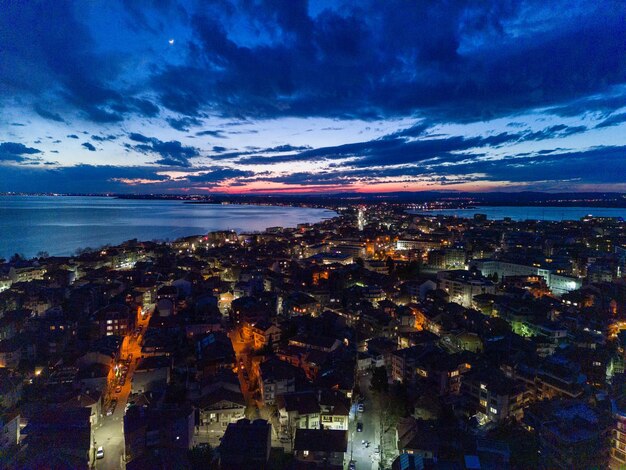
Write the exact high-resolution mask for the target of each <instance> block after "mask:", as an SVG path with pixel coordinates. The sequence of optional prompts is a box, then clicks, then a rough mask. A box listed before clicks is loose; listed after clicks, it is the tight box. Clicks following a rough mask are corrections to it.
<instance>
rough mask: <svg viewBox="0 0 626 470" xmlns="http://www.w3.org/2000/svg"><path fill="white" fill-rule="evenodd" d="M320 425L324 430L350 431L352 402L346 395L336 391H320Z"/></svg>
mask: <svg viewBox="0 0 626 470" xmlns="http://www.w3.org/2000/svg"><path fill="white" fill-rule="evenodd" d="M317 396H318V400H319V404H320V410H321V415H320V423H321V428H323V429H335V430H341V431H345V430H347V429H348V424H349V416H350V402H349V401H348V400H347V399H346V398H345V396H344V395H342V394H341V393H338V392H334V391H326V390H321V391H318V394H317Z"/></svg>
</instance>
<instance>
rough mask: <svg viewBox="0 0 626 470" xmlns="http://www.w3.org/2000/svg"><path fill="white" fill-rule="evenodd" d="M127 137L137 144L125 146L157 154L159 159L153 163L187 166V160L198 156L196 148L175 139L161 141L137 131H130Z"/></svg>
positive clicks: (188, 164)
mask: <svg viewBox="0 0 626 470" xmlns="http://www.w3.org/2000/svg"><path fill="white" fill-rule="evenodd" d="M128 137H129V139H130V140H131V141H133V142H139V144H136V145H131V144H126V145H127V148H129V149H132V150H135V151H137V152H141V153H144V154H157V155H159V157H160V158H159V159H157V160H156V161H155V162H154V163H155V164H157V165H166V166H179V167H189V166H191V163H190V162H189V160H190V159H191V158H194V157H198V156H200V153H199V152H198V149H196V148H195V147H189V146H185V145H182V144H181V143H180V142H179V141H177V140H172V141H169V142H163V141H162V140H159V139H157V138H155V137H146V136H145V135H142V134H138V133H130V134H129V135H128Z"/></svg>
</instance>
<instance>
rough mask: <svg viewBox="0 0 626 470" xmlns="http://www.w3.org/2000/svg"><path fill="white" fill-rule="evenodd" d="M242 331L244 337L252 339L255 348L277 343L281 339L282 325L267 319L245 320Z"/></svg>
mask: <svg viewBox="0 0 626 470" xmlns="http://www.w3.org/2000/svg"><path fill="white" fill-rule="evenodd" d="M242 331H243V337H244V339H246V340H252V342H253V345H254V349H262V348H264V347H266V346H268V345H277V344H278V342H279V341H280V334H281V331H280V327H279V326H278V325H275V324H274V323H270V322H267V321H263V320H261V321H258V322H256V323H249V322H244V324H243V328H242Z"/></svg>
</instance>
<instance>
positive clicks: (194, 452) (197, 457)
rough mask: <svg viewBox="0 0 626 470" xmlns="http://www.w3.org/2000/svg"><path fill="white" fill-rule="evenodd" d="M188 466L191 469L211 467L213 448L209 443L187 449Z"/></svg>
mask: <svg viewBox="0 0 626 470" xmlns="http://www.w3.org/2000/svg"><path fill="white" fill-rule="evenodd" d="M187 458H188V459H189V467H190V468H193V469H199V470H201V469H211V468H213V449H212V448H211V446H210V445H209V444H205V445H198V446H195V447H192V448H191V449H189V450H188V451H187Z"/></svg>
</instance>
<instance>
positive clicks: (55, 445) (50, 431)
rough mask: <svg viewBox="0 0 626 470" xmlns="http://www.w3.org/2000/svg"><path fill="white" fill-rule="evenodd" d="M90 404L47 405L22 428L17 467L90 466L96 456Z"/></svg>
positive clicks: (85, 467) (79, 467)
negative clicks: (85, 405) (79, 405)
mask: <svg viewBox="0 0 626 470" xmlns="http://www.w3.org/2000/svg"><path fill="white" fill-rule="evenodd" d="M90 415H91V410H90V409H89V408H80V407H74V408H69V407H66V408H56V407H48V408H46V409H45V410H44V411H43V412H40V413H37V414H35V415H34V416H32V417H31V418H30V419H29V421H28V424H27V425H26V426H25V427H24V429H23V430H22V436H24V438H23V441H22V450H21V452H20V453H19V455H18V456H17V467H18V468H68V467H71V468H77V469H85V470H86V469H87V468H89V466H90V463H91V462H92V461H93V458H94V447H93V442H94V437H93V431H92V429H91V422H90Z"/></svg>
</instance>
